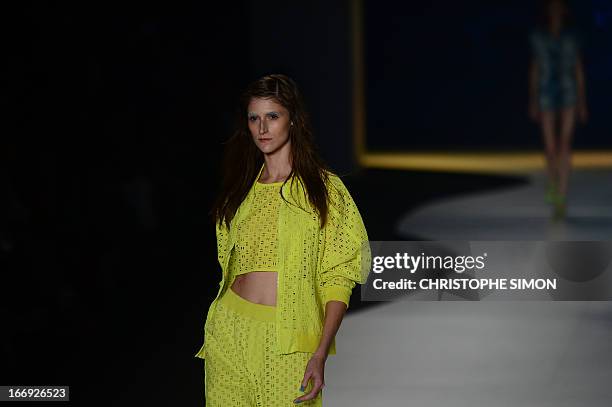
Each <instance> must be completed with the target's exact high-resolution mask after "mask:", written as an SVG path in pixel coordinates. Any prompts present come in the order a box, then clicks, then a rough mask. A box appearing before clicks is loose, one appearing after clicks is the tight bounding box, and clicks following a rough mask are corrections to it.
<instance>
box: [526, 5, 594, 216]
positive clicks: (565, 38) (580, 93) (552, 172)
mask: <svg viewBox="0 0 612 407" xmlns="http://www.w3.org/2000/svg"><path fill="white" fill-rule="evenodd" d="M544 14H545V26H544V27H543V28H540V29H537V30H535V31H534V32H533V33H532V34H531V38H530V40H531V48H532V51H533V58H532V61H531V66H530V72H529V94H530V97H529V115H530V116H531V118H532V119H533V120H534V121H539V123H540V126H541V128H542V136H543V138H544V145H545V148H546V162H547V169H548V178H549V184H548V191H547V194H546V199H547V201H548V202H549V203H553V204H554V205H555V212H554V213H555V217H557V218H560V217H564V216H565V210H566V195H567V182H568V177H569V172H570V153H571V142H572V136H573V134H574V127H575V123H576V116H578V119H580V120H581V121H582V122H586V120H587V107H586V97H585V84H584V70H583V67H582V61H581V58H580V52H579V48H578V41H577V38H576V36H575V34H574V33H572V32H571V31H570V30H568V29H567V28H566V26H567V16H568V9H567V6H566V4H565V2H564V1H562V0H548V1H546V2H545V9H544ZM557 122H559V125H558V126H557Z"/></svg>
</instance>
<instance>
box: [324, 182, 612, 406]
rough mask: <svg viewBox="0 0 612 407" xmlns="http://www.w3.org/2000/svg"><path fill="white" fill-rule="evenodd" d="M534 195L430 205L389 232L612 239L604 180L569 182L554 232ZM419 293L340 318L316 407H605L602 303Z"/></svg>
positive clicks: (608, 318) (610, 340) (537, 186)
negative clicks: (565, 212)
mask: <svg viewBox="0 0 612 407" xmlns="http://www.w3.org/2000/svg"><path fill="white" fill-rule="evenodd" d="M543 189H544V178H543V177H542V175H541V174H535V175H534V176H533V177H532V183H531V184H530V185H528V186H524V187H519V188H513V189H509V190H506V191H497V192H494V193H482V194H478V195H470V196H466V197H458V198H454V199H452V200H449V201H445V202H437V203H434V204H431V205H429V206H427V207H424V208H421V209H419V210H417V211H414V212H412V213H411V214H408V215H407V216H406V217H405V218H403V219H401V221H400V222H399V224H398V227H399V230H400V231H402V232H404V233H405V234H406V235H411V236H415V235H416V236H422V237H423V239H433V240H451V239H464V240H488V239H490V240H547V239H559V240H600V239H601V240H612V239H611V238H612V174H610V173H603V172H585V173H575V174H573V177H572V184H571V191H572V193H573V196H572V197H571V200H570V207H569V216H568V219H567V221H566V222H562V223H560V224H555V225H553V224H551V223H550V222H549V220H548V214H549V211H548V208H547V207H546V206H545V205H544V202H543ZM551 225H553V226H554V227H551ZM419 295H425V294H420V293H418V294H414V295H413V296H411V297H404V298H402V299H400V300H396V301H393V302H386V303H382V304H380V305H379V306H376V307H371V308H368V309H366V310H364V311H362V312H358V313H355V314H351V315H349V316H347V318H346V319H345V320H344V322H343V324H342V328H341V330H340V332H339V333H338V337H337V347H338V354H337V355H335V356H331V357H330V358H329V359H328V362H327V370H326V384H327V386H326V390H325V392H324V400H325V401H324V403H325V405H327V406H334V407H335V406H351V407H360V406H364V407H365V406H368V407H370V406H381V407H384V406H419V407H430V406H431V407H433V406H436V407H439V406H453V407H463V406H465V407H468V406H469V407H479V406H487V407H489V406H500V407H501V406H508V407H515V406H547V407H548V406H550V407H565V406H576V407H579V406H580V407H582V406H589V407H594V406H602V407H603V406H606V407H607V406H610V405H612V385H611V383H612V303H610V302H544V301H541V302H502V301H482V302H465V301H447V302H444V301H442V302H435V301H414V300H415V299H417V298H416V296H419Z"/></svg>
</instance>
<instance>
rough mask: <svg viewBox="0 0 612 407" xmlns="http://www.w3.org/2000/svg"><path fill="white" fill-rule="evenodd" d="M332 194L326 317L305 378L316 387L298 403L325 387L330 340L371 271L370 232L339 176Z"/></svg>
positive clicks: (324, 278)
mask: <svg viewBox="0 0 612 407" xmlns="http://www.w3.org/2000/svg"><path fill="white" fill-rule="evenodd" d="M329 193H330V205H329V212H328V222H327V224H326V226H325V228H324V238H323V258H322V262H321V271H320V280H321V285H322V287H321V288H322V293H323V297H324V302H325V320H324V322H323V332H322V334H321V339H320V341H319V346H318V347H317V350H316V351H315V352H314V354H313V355H312V357H311V359H310V361H309V362H308V366H307V367H306V372H305V374H304V379H303V381H302V386H303V387H302V388H304V387H306V386H307V384H308V382H309V381H311V380H312V383H313V388H312V390H311V391H310V392H309V393H308V394H306V395H304V396H301V397H299V398H298V399H296V402H300V401H305V400H311V399H313V398H315V397H316V396H317V394H318V393H319V391H320V390H321V388H322V387H323V386H324V384H325V380H324V371H325V362H326V360H327V355H328V353H329V349H330V347H331V343H332V341H333V339H334V337H335V336H336V333H337V332H338V329H339V328H340V324H341V323H342V319H343V317H344V314H345V313H346V310H347V308H348V306H349V300H350V297H351V292H352V290H353V288H354V287H355V285H356V284H357V283H359V284H364V283H365V281H366V279H367V275H368V271H369V267H366V266H364V263H365V264H366V265H369V263H370V257H369V256H370V255H371V254H370V251H369V250H368V249H369V245H363V243H364V242H367V241H368V235H367V231H366V229H365V226H364V224H363V220H362V219H361V215H360V214H359V210H358V209H357V206H356V205H355V202H354V201H353V199H352V197H351V195H350V193H349V192H348V190H347V189H346V187H345V186H344V184H343V183H342V181H340V179H339V178H337V177H336V178H333V179H332V186H331V187H330V188H329ZM364 249H366V251H364Z"/></svg>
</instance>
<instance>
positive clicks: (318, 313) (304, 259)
mask: <svg viewBox="0 0 612 407" xmlns="http://www.w3.org/2000/svg"><path fill="white" fill-rule="evenodd" d="M262 169H263V165H262V166H261V168H260V170H259V175H261V171H262ZM259 175H258V176H257V177H256V178H255V182H257V179H259ZM292 181H293V182H292ZM254 185H255V184H254V183H253V185H252V186H251V189H250V191H249V193H248V194H247V196H246V198H245V199H244V201H243V202H242V204H241V205H240V207H239V208H238V210H237V211H236V214H235V216H234V218H233V219H232V221H231V222H230V228H229V230H228V229H227V227H226V226H225V223H223V224H222V225H219V224H218V223H217V226H216V235H217V258H218V261H219V264H220V265H221V272H222V280H221V283H220V284H219V286H220V287H219V292H218V294H217V297H216V298H215V300H214V301H213V302H212V304H211V305H210V308H209V310H208V314H207V317H206V320H207V321H208V320H209V319H210V318H211V316H212V315H213V313H214V312H215V306H216V303H217V300H218V299H219V298H220V297H221V296H222V294H223V293H224V290H226V289H228V287H227V285H229V282H228V281H227V280H228V278H227V269H228V263H229V259H230V256H231V255H232V249H233V247H234V244H235V242H236V236H235V234H234V231H235V230H236V228H235V227H233V225H235V224H237V223H238V222H240V221H241V219H242V218H244V216H245V215H246V214H248V211H249V210H250V208H251V202H252V198H253V190H254ZM328 195H329V201H330V202H329V205H328V207H329V209H328V219H327V223H326V225H325V227H324V228H322V229H321V228H320V219H319V217H318V215H317V214H316V212H315V210H314V209H313V208H312V206H311V205H310V203H309V202H308V200H307V198H306V195H305V190H304V188H303V185H302V183H301V182H299V180H298V179H296V178H294V179H293V180H288V181H287V183H286V184H285V185H284V186H283V196H284V197H285V198H286V199H287V200H288V201H290V202H291V203H293V204H295V205H298V206H299V207H296V206H294V205H290V204H287V203H286V202H284V201H283V202H282V203H281V206H280V209H279V216H278V251H279V256H278V270H279V271H278V274H277V276H278V277H277V299H276V307H277V308H276V333H277V339H278V344H279V347H280V349H279V353H280V354H288V353H292V352H298V351H300V352H314V351H316V349H317V347H318V345H319V342H320V339H321V334H322V330H323V322H324V318H325V304H326V303H327V302H328V301H332V300H334V301H342V302H343V303H345V304H346V306H347V307H348V305H349V298H350V296H351V292H352V290H353V287H355V284H357V283H359V284H364V283H365V282H366V280H367V276H368V272H369V270H370V262H371V252H370V246H369V243H368V235H367V232H366V229H365V226H364V224H363V220H362V219H361V215H360V213H359V210H358V209H357V206H356V205H355V202H354V201H353V199H352V197H351V195H350V194H349V192H348V190H347V189H346V187H345V185H344V183H343V182H342V181H341V180H340V178H339V177H338V176H337V175H335V174H332V173H330V174H329V183H328ZM301 208H305V209H306V210H304V209H301ZM252 234H253V238H257V235H258V231H257V230H253V231H252ZM335 342H336V341H335V338H334V340H333V341H332V343H331V345H330V350H329V354H330V355H334V354H336V343H335ZM205 356H206V355H205V344H204V345H202V347H201V348H200V350H199V351H198V353H197V354H196V355H195V357H199V358H202V359H204V358H205Z"/></svg>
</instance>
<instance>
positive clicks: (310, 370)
mask: <svg viewBox="0 0 612 407" xmlns="http://www.w3.org/2000/svg"><path fill="white" fill-rule="evenodd" d="M324 372H325V358H324V357H322V356H317V355H313V356H312V357H311V358H310V360H309V361H308V364H307V365H306V372H305V373H304V380H302V389H305V388H306V387H307V386H308V382H309V381H311V380H312V390H311V391H310V393H308V394H305V395H303V396H301V397H298V398H297V399H295V400H294V401H293V402H294V403H301V402H302V401H307V400H312V399H314V398H315V397H317V395H318V394H319V391H321V389H322V388H323V387H324V386H325V379H324Z"/></svg>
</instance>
